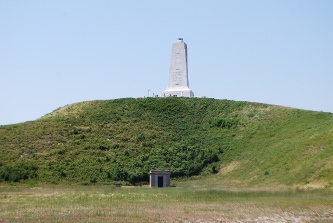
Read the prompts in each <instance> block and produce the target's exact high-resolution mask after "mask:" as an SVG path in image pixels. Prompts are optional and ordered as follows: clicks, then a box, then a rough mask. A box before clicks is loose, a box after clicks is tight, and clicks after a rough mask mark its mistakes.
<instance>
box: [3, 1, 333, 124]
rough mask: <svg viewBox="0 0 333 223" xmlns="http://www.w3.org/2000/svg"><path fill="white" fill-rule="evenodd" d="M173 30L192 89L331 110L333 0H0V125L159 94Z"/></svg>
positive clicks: (199, 93)
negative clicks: (75, 106) (70, 107)
mask: <svg viewBox="0 0 333 223" xmlns="http://www.w3.org/2000/svg"><path fill="white" fill-rule="evenodd" d="M179 37H181V38H183V39H184V41H185V42H186V43H187V47H188V66H189V80H190V88H191V89H192V90H193V91H194V94H195V95H196V96H206V97H210V98H217V99H230V100H236V101H251V102H261V103H268V104H275V105H282V106H288V107H294V108H300V109H307V110H315V111H325V112H333V101H332V94H333V93H332V92H333V88H332V84H333V1H332V0H311V1H309V0H292V1H290V0H275V1H273V0H272V1H267V0H252V1H249V0H235V1H231V0H230V1H229V0H228V1H226V0H216V1H209V0H208V1H195V0H191V1H185V0H183V1H182V0H177V1H175V0H168V1H157V0H142V1H134V0H132V1H129V0H119V1H112V0H105V1H102V0H96V1H93V0H89V1H87V0H76V1H75V0H71V1H68V0H50V1H44V0H31V1H24V0H10V1H9V0H0V102H1V103H0V125H5V124H12V123H18V122H25V121H31V120H35V119H37V118H39V117H41V116H43V115H45V114H47V113H50V112H52V111H53V110H55V109H57V108H59V107H62V106H64V105H66V104H71V103H75V102H81V101H90V100H107V99H115V98H125V97H134V98H136V97H144V96H147V95H148V89H150V91H149V92H150V95H152V93H155V94H160V93H161V92H163V91H164V90H165V89H166V87H167V81H168V72H169V60H170V53H171V46H172V43H174V42H176V40H177V38H179Z"/></svg>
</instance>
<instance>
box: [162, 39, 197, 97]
mask: <svg viewBox="0 0 333 223" xmlns="http://www.w3.org/2000/svg"><path fill="white" fill-rule="evenodd" d="M169 96H175V97H194V93H193V92H192V91H191V89H190V88H189V81H188V70H187V45H186V43H185V42H184V41H183V39H182V38H178V40H177V42H176V43H174V44H172V50H171V58H170V70H169V80H168V87H167V89H166V90H165V91H163V93H162V97H169Z"/></svg>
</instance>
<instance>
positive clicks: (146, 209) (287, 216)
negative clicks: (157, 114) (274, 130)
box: [0, 184, 333, 222]
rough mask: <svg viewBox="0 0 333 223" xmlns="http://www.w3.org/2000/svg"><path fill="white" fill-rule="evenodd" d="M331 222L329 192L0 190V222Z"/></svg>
mask: <svg viewBox="0 0 333 223" xmlns="http://www.w3.org/2000/svg"><path fill="white" fill-rule="evenodd" d="M237 221H241V222H332V221H333V191H269V190H265V191H263V190H261V191H258V190H250V189H238V190H235V189H233V190H231V189H229V188H221V187H220V186H217V185H215V186H213V185H200V186H199V185H189V184H180V185H179V186H177V187H172V188H163V189H158V188H157V189H151V188H148V187H121V188H116V187H113V186H87V187H83V186H80V187H74V186H73V187H66V188H65V187H60V186H59V187H35V188H27V187H6V186H1V187H0V222H237Z"/></svg>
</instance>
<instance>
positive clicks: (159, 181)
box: [158, 176, 163, 187]
mask: <svg viewBox="0 0 333 223" xmlns="http://www.w3.org/2000/svg"><path fill="white" fill-rule="evenodd" d="M158 187H163V176H158Z"/></svg>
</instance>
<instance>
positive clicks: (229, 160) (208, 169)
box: [0, 98, 333, 188]
mask: <svg viewBox="0 0 333 223" xmlns="http://www.w3.org/2000/svg"><path fill="white" fill-rule="evenodd" d="M151 169H169V170H170V171H171V172H172V177H173V179H175V178H177V177H190V176H194V175H199V176H200V178H201V179H207V180H209V181H210V182H211V183H216V184H223V183H233V184H239V185H243V186H248V185H252V186H267V187H272V186H276V185H285V186H299V187H310V188H325V187H326V188H331V187H333V115H332V114H330V113H324V112H313V111H305V110H299V109H293V108H285V107H279V106H273V105H267V104H259V103H250V102H235V101H229V100H215V99H207V98H145V99H131V98H128V99H117V100H109V101H90V102H82V103H76V104H72V105H67V106H64V107H62V108H59V109H57V110H55V111H53V112H52V113H50V114H47V115H45V116H44V117H42V118H40V119H38V120H36V121H32V122H25V123H21V124H15V125H6V126H0V181H2V182H19V181H24V182H36V183H38V182H46V183H54V184H58V183H77V184H84V185H86V184H94V183H101V184H104V183H112V182H114V181H123V182H124V183H125V182H128V183H130V184H140V183H147V182H148V179H149V175H148V174H149V170H151Z"/></svg>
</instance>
